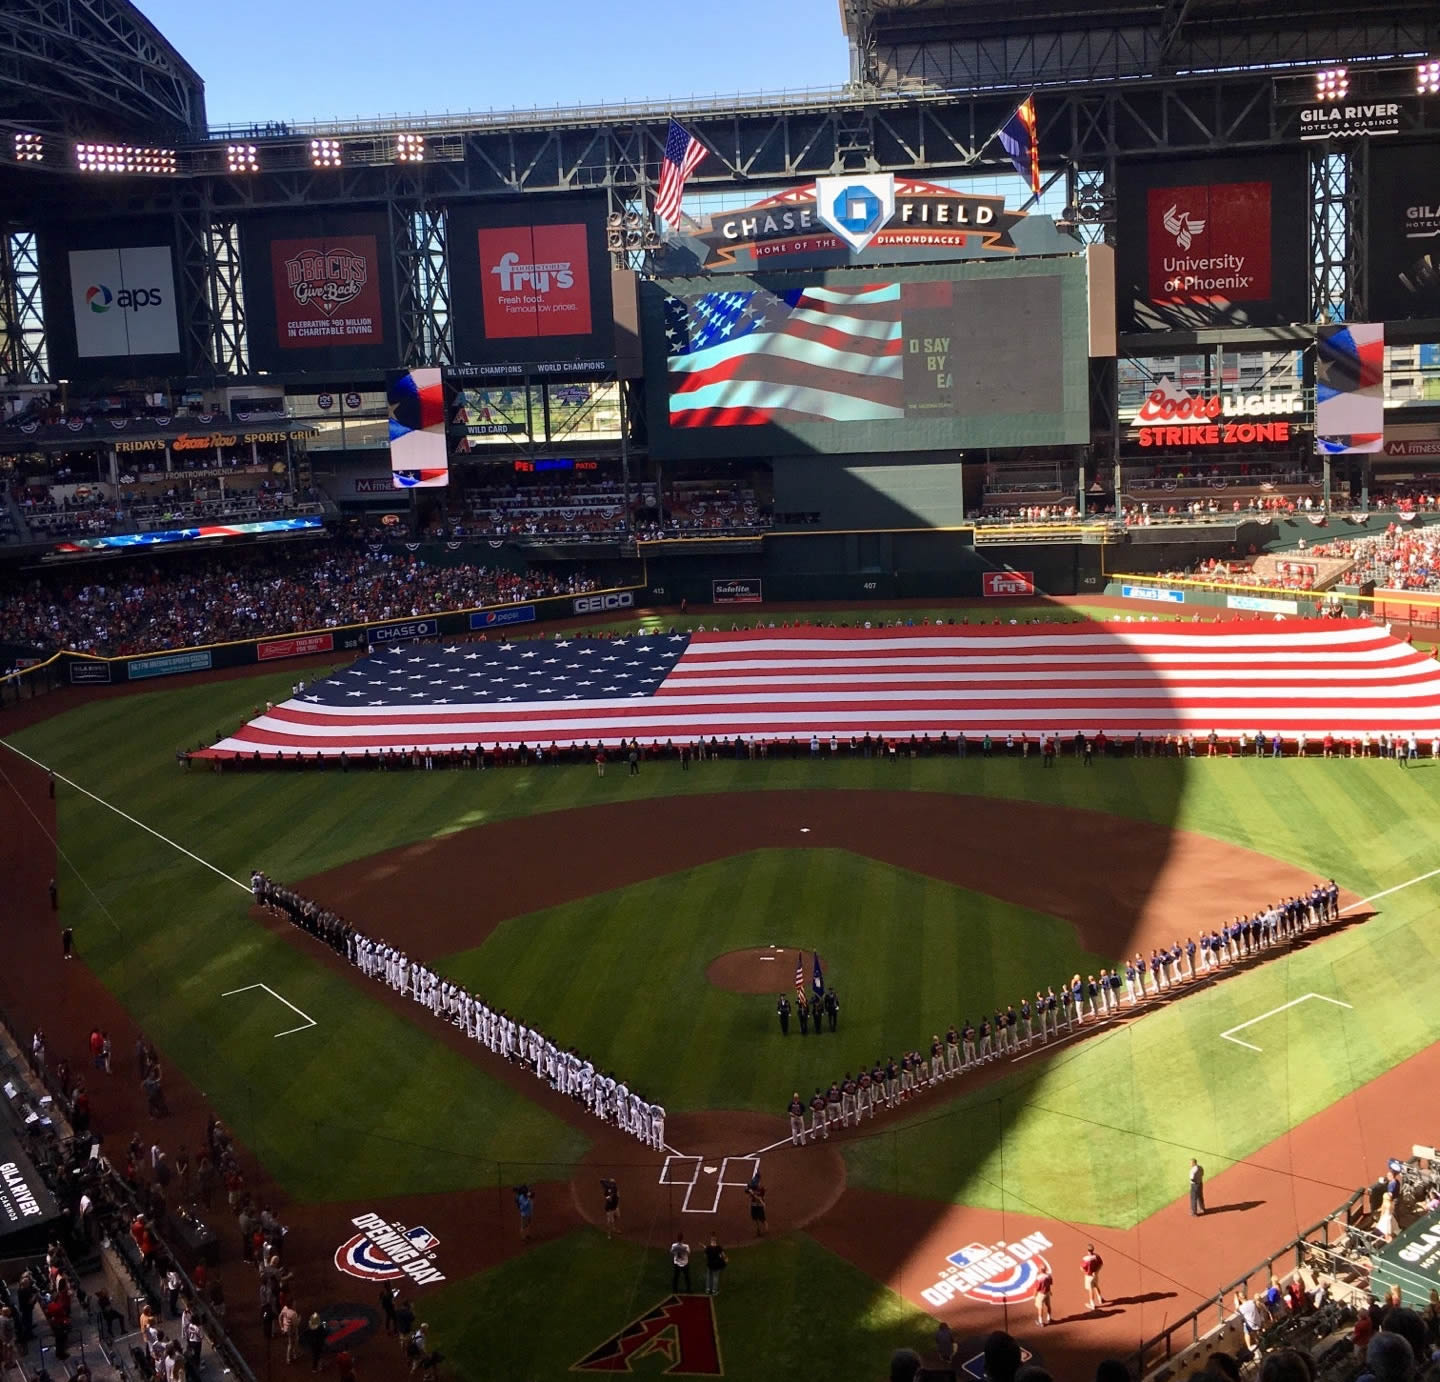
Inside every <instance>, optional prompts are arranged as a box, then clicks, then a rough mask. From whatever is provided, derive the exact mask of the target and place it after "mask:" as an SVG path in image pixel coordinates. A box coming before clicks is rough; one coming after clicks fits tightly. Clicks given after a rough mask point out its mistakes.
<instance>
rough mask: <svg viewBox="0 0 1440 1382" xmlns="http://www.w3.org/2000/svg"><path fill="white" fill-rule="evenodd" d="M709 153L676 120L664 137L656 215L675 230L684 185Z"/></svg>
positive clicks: (656, 190)
mask: <svg viewBox="0 0 1440 1382" xmlns="http://www.w3.org/2000/svg"><path fill="white" fill-rule="evenodd" d="M709 152H710V151H709V150H708V149H707V148H706V147H705V146H704V145H703V144H702V143H701V142H700V141H699V140H698V139H696V138H695V136H694V135H693V134H691V133H690V131H689V130H687V129H686V128H685V126H684V125H682V124H681V123H680V122H679V121H678V120H672V121H671V122H670V128H669V129H668V130H667V131H666V134H665V156H664V158H662V159H661V160H660V183H659V186H658V187H657V188H656V189H655V216H656V218H657V219H658V220H661V221H664V222H665V224H666V225H667V226H669V227H670V228H671V229H672V230H674V229H675V228H676V227H677V226H679V224H680V198H681V197H682V196H683V195H684V193H685V182H686V179H687V178H689V176H690V174H691V173H693V172H694V171H695V170H696V169H697V168H698V167H699V166H700V165H701V164H702V163H703V162H704V161H705V155H706V154H707V153H709Z"/></svg>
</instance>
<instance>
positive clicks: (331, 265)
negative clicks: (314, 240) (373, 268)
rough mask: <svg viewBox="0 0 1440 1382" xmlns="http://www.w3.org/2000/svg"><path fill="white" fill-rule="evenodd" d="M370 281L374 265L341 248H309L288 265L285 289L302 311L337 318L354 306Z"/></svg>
mask: <svg viewBox="0 0 1440 1382" xmlns="http://www.w3.org/2000/svg"><path fill="white" fill-rule="evenodd" d="M369 281H370V262H369V260H368V259H367V258H366V257H365V256H364V255H363V254H356V253H355V251H354V250H350V249H346V248H344V247H343V246H340V245H334V246H326V247H325V248H324V249H318V248H307V249H303V250H301V251H300V252H299V253H298V254H296V255H293V256H292V257H291V258H289V259H287V260H286V261H285V286H286V287H287V288H288V289H289V290H290V295H291V297H293V298H294V299H295V301H296V303H297V304H298V305H299V306H301V307H316V308H319V310H320V311H322V312H323V313H325V315H326V316H327V317H333V316H334V315H335V313H336V312H338V311H339V310H340V309H341V308H342V307H344V306H346V305H347V304H348V303H351V302H354V301H355V299H356V298H358V297H359V296H360V294H361V293H363V292H364V291H365V285H366V284H367V283H368V282H369Z"/></svg>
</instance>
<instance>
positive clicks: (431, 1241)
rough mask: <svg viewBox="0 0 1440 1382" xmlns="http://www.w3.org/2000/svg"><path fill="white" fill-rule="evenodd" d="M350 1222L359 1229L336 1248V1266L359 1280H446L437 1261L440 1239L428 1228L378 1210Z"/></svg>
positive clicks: (424, 1282)
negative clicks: (393, 1219)
mask: <svg viewBox="0 0 1440 1382" xmlns="http://www.w3.org/2000/svg"><path fill="white" fill-rule="evenodd" d="M350 1222H351V1223H352V1224H353V1225H354V1226H355V1227H356V1228H357V1229H359V1230H360V1231H359V1232H358V1233H356V1234H355V1235H354V1236H353V1237H351V1238H348V1239H346V1241H345V1242H343V1243H342V1244H341V1245H340V1246H339V1247H338V1248H336V1249H335V1266H336V1267H337V1268H338V1269H339V1270H340V1271H342V1272H344V1273H345V1275H346V1276H353V1277H355V1278H357V1279H358V1280H360V1281H399V1280H400V1278H401V1277H408V1278H409V1279H410V1280H411V1281H413V1282H414V1283H415V1285H417V1286H428V1285H430V1284H431V1283H433V1282H440V1281H444V1280H445V1274H444V1272H442V1271H441V1270H440V1269H439V1268H438V1267H437V1266H436V1265H435V1250H436V1248H438V1247H439V1246H440V1240H439V1239H438V1238H437V1237H436V1236H435V1235H434V1234H433V1233H431V1232H430V1230H429V1229H428V1228H408V1227H407V1226H406V1225H404V1224H397V1223H392V1222H391V1221H390V1220H388V1219H384V1218H382V1217H381V1216H380V1215H378V1214H359V1215H356V1217H355V1218H353V1219H351V1220H350Z"/></svg>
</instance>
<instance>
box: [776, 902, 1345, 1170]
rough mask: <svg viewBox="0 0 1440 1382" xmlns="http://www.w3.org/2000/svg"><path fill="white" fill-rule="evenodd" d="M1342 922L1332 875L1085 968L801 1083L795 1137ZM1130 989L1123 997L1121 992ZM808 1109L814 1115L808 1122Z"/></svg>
mask: <svg viewBox="0 0 1440 1382" xmlns="http://www.w3.org/2000/svg"><path fill="white" fill-rule="evenodd" d="M1339 919H1340V890H1339V888H1338V887H1336V885H1335V881H1334V880H1333V879H1331V880H1330V881H1329V882H1326V883H1316V884H1314V885H1313V886H1312V887H1311V888H1310V890H1309V891H1308V892H1305V893H1302V894H1299V895H1297V896H1295V897H1289V898H1282V899H1281V900H1279V901H1277V902H1275V903H1272V904H1271V905H1269V906H1267V907H1265V908H1263V909H1262V910H1260V911H1257V912H1255V913H1253V914H1252V915H1250V916H1237V917H1235V918H1234V919H1233V920H1231V921H1229V922H1227V923H1225V924H1224V925H1223V926H1218V927H1214V928H1212V929H1211V930H1210V931H1209V932H1207V933H1204V934H1202V935H1201V936H1200V938H1199V939H1198V940H1196V939H1195V938H1194V937H1187V938H1186V940H1185V942H1184V943H1183V944H1182V943H1180V942H1179V941H1177V942H1175V944H1174V945H1172V946H1171V947H1170V948H1169V949H1167V950H1152V951H1151V952H1150V954H1149V956H1148V957H1147V956H1145V955H1141V954H1138V953H1137V954H1136V955H1134V956H1133V957H1132V958H1131V959H1129V960H1127V961H1126V963H1125V968H1124V970H1123V972H1122V971H1121V970H1119V969H1102V970H1101V971H1100V973H1099V975H1098V977H1097V976H1096V975H1094V974H1091V975H1087V976H1086V977H1085V978H1084V979H1083V980H1082V979H1081V978H1080V976H1079V975H1078V974H1076V975H1075V976H1073V977H1072V978H1071V980H1070V982H1069V983H1068V984H1062V985H1061V987H1060V992H1059V994H1058V995H1057V994H1056V992H1055V990H1054V989H1053V988H1051V989H1049V990H1047V991H1046V992H1044V993H1042V992H1041V991H1040V990H1039V989H1036V990H1035V1000H1034V1002H1033V1003H1032V1002H1031V1001H1030V999H1028V998H1024V999H1021V1001H1020V1007H1019V1009H1018V1010H1017V1009H1016V1007H1015V1005H1014V1004H1013V1003H1012V1004H1010V1005H1009V1007H1008V1008H1006V1009H1005V1010H1004V1011H1003V1012H1002V1011H1001V1010H1000V1009H999V1008H996V1010H995V1013H994V1015H993V1017H991V1018H985V1017H982V1018H981V1019H980V1025H979V1026H978V1027H976V1026H974V1025H972V1024H971V1022H970V1019H969V1018H968V1017H967V1018H966V1019H965V1020H964V1021H963V1022H962V1023H961V1024H960V1025H959V1026H958V1027H957V1026H956V1025H955V1024H954V1023H951V1024H950V1027H949V1030H948V1031H946V1033H945V1036H944V1037H943V1039H942V1037H941V1036H940V1034H939V1033H938V1032H937V1033H936V1034H935V1035H934V1036H932V1037H931V1038H930V1042H929V1046H928V1054H927V1050H926V1049H916V1050H912V1051H907V1052H905V1054H904V1055H903V1056H901V1058H900V1059H899V1060H898V1061H897V1060H896V1059H895V1057H894V1056H891V1057H890V1058H889V1059H888V1060H883V1061H882V1060H877V1061H875V1062H874V1064H873V1065H871V1066H870V1068H869V1069H868V1070H867V1069H865V1068H864V1067H861V1069H860V1071H859V1073H858V1074H854V1073H852V1072H850V1071H847V1072H846V1074H845V1078H844V1079H843V1080H834V1081H832V1082H831V1084H830V1086H829V1088H828V1089H821V1088H819V1087H817V1088H816V1090H815V1092H814V1094H813V1095H811V1097H810V1098H809V1099H808V1100H805V1099H802V1098H801V1097H800V1091H799V1090H796V1091H795V1092H794V1093H792V1094H791V1096H790V1102H789V1104H788V1105H787V1106H786V1113H787V1115H788V1116H789V1119H790V1141H791V1143H792V1144H794V1145H796V1146H804V1145H805V1143H806V1142H807V1141H808V1140H815V1141H820V1140H828V1138H829V1136H830V1129H831V1128H832V1127H834V1126H835V1125H836V1124H839V1125H840V1126H841V1127H845V1128H848V1127H850V1126H851V1125H852V1124H853V1125H854V1126H856V1127H858V1126H859V1124H860V1121H861V1120H862V1119H863V1118H866V1117H870V1118H873V1117H874V1116H875V1112H876V1110H877V1109H879V1108H882V1107H883V1108H886V1109H894V1108H897V1107H899V1105H900V1104H902V1103H905V1102H908V1101H909V1100H910V1099H912V1098H914V1097H916V1096H917V1095H918V1094H919V1093H920V1092H921V1091H922V1090H924V1089H928V1088H929V1087H930V1086H932V1085H936V1084H939V1083H940V1082H941V1081H943V1080H948V1079H951V1078H953V1077H954V1076H956V1075H961V1074H964V1073H965V1072H967V1071H969V1070H973V1069H976V1068H977V1067H979V1066H982V1065H986V1064H988V1063H989V1062H990V1061H993V1060H998V1059H999V1058H1000V1057H1002V1056H1012V1057H1013V1056H1014V1055H1015V1053H1016V1052H1018V1051H1020V1050H1021V1049H1022V1048H1025V1049H1028V1048H1029V1047H1030V1046H1031V1045H1032V1044H1033V1043H1034V1042H1036V1041H1039V1042H1042V1043H1045V1042H1049V1041H1051V1040H1052V1039H1054V1038H1057V1037H1060V1036H1069V1035H1071V1034H1072V1033H1073V1032H1075V1031H1077V1030H1079V1029H1080V1028H1081V1027H1082V1026H1083V1025H1084V1024H1085V1023H1087V1022H1101V1021H1104V1020H1106V1019H1107V1018H1110V1017H1113V1016H1115V1015H1117V1014H1118V1013H1119V1012H1120V1010H1121V1007H1122V1005H1124V1006H1128V1007H1132V1008H1133V1007H1138V1006H1139V1005H1140V1004H1141V1003H1143V1002H1146V1001H1148V1000H1151V999H1155V998H1159V997H1161V996H1162V995H1164V994H1167V993H1169V992H1170V991H1171V990H1172V989H1175V988H1178V987H1180V985H1182V984H1185V983H1189V982H1191V981H1193V980H1194V979H1195V978H1197V977H1198V976H1200V975H1205V976H1214V975H1216V974H1218V972H1219V971H1221V970H1223V969H1225V968H1226V967H1227V966H1231V965H1234V964H1237V963H1238V962H1239V961H1241V960H1243V959H1248V958H1249V957H1251V956H1252V955H1258V954H1260V953H1261V952H1262V951H1264V950H1268V949H1272V948H1273V947H1275V946H1277V945H1280V944H1281V943H1283V942H1286V941H1289V940H1291V939H1293V938H1294V937H1296V936H1299V935H1301V934H1302V933H1303V932H1305V931H1309V930H1313V929H1315V928H1318V927H1320V926H1323V925H1325V924H1326V923H1328V922H1332V921H1338V920H1339ZM1122 993H1123V995H1124V997H1123V998H1122V996H1121V995H1122ZM807 1115H808V1122H807Z"/></svg>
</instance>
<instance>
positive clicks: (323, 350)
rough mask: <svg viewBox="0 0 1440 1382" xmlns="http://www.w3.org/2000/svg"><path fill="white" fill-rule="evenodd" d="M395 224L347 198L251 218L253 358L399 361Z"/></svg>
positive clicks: (258, 361)
mask: <svg viewBox="0 0 1440 1382" xmlns="http://www.w3.org/2000/svg"><path fill="white" fill-rule="evenodd" d="M393 258H394V256H393V254H392V253H391V249H390V227H389V223H388V221H387V219H386V217H385V216H384V215H383V214H382V213H379V212H372V211H345V210H341V209H339V208H334V209H329V210H326V211H323V212H310V213H305V214H295V215H271V216H261V217H255V218H253V219H248V220H246V221H244V222H242V223H241V259H242V264H243V268H244V273H245V313H246V327H247V330H248V332H249V344H250V363H251V365H252V366H253V367H254V368H256V369H265V370H275V371H277V372H280V371H293V370H311V369H320V370H332V369H333V370H336V371H347V372H350V371H355V370H364V369H383V368H385V367H386V366H389V365H393V364H394V360H395V356H396V355H397V353H398V352H397V349H396V347H395V338H396V333H395V328H394V296H395V295H394V292H393V280H394V272H393V268H392V263H391V261H392V259H393Z"/></svg>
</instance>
